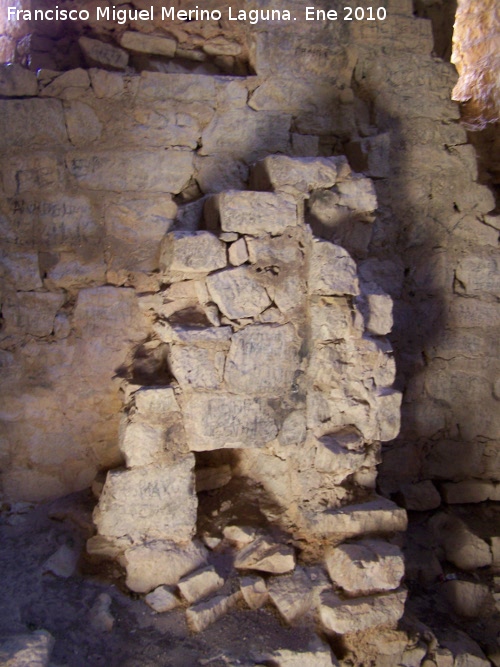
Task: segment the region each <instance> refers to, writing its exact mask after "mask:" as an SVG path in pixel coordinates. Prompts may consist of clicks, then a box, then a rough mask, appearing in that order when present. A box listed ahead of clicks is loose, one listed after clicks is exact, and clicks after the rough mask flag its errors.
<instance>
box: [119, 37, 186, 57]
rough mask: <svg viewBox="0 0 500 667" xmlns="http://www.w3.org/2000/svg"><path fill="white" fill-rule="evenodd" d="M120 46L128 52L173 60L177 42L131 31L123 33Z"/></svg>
mask: <svg viewBox="0 0 500 667" xmlns="http://www.w3.org/2000/svg"><path fill="white" fill-rule="evenodd" d="M120 44H121V45H122V46H123V48H124V49H128V50H129V51H137V52H139V53H153V54H157V55H160V56H167V58H173V56H174V55H175V49H176V47H177V42H176V41H175V40H174V39H168V38H167V37H159V36H158V35H143V34H142V33H140V32H132V31H131V30H127V31H126V32H124V33H123V35H122V36H121V39H120Z"/></svg>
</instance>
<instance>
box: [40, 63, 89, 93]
mask: <svg viewBox="0 0 500 667" xmlns="http://www.w3.org/2000/svg"><path fill="white" fill-rule="evenodd" d="M89 86H90V79H89V75H88V72H87V71H86V70H84V69H82V68H81V67H79V68H77V69H71V70H69V71H67V72H63V74H60V75H59V76H57V77H56V78H55V79H53V80H52V81H50V83H49V84H48V85H47V86H45V88H43V89H42V90H41V92H40V96H41V97H60V98H61V99H63V100H72V99H75V98H77V97H81V96H82V95H83V94H84V93H85V92H86V91H87V90H88V88H89Z"/></svg>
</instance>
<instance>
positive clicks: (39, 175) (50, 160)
mask: <svg viewBox="0 0 500 667" xmlns="http://www.w3.org/2000/svg"><path fill="white" fill-rule="evenodd" d="M5 158H6V159H4V160H2V172H3V173H2V178H3V187H4V192H5V194H6V195H7V196H9V197H13V196H15V195H23V194H25V193H27V192H39V193H44V194H46V193H50V192H53V191H54V190H56V189H57V188H59V187H60V182H61V164H60V163H59V162H58V160H57V158H56V157H55V156H54V155H51V154H49V153H45V152H38V151H29V153H27V154H17V155H11V156H9V157H7V156H5Z"/></svg>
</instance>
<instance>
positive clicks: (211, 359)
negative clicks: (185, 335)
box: [168, 345, 226, 389]
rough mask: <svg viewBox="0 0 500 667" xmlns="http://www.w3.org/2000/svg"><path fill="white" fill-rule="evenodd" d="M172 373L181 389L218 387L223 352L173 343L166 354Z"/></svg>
mask: <svg viewBox="0 0 500 667" xmlns="http://www.w3.org/2000/svg"><path fill="white" fill-rule="evenodd" d="M168 360H169V366H170V370H171V371H172V374H173V375H174V377H175V379H176V380H177V382H178V383H179V384H180V386H181V387H182V388H183V389H219V388H220V387H221V384H222V378H223V374H224V363H225V360H226V356H225V354H224V352H222V351H217V350H210V349H205V348H198V347H188V346H184V345H173V346H172V347H171V348H170V352H169V354H168Z"/></svg>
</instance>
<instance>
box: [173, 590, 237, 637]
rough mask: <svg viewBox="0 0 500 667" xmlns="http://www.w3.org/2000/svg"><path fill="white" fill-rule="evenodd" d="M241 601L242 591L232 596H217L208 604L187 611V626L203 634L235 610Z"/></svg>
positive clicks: (204, 603)
mask: <svg viewBox="0 0 500 667" xmlns="http://www.w3.org/2000/svg"><path fill="white" fill-rule="evenodd" d="M240 600H241V591H237V592H236V593H233V594H232V595H216V596H215V597H214V598H212V599H210V600H208V601H207V602H200V604H197V605H195V606H194V607H191V608H190V609H188V610H187V611H186V620H187V624H188V626H189V627H190V629H191V630H192V631H193V632H202V631H203V630H205V628H208V626H209V625H212V623H215V622H216V621H218V620H219V618H222V616H224V615H225V614H227V613H228V612H229V611H231V609H233V608H234V607H235V606H236V605H237V604H238V602H239V601H240Z"/></svg>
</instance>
